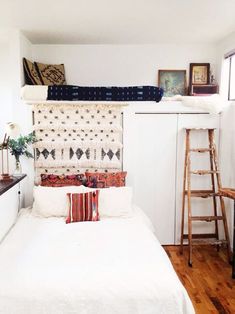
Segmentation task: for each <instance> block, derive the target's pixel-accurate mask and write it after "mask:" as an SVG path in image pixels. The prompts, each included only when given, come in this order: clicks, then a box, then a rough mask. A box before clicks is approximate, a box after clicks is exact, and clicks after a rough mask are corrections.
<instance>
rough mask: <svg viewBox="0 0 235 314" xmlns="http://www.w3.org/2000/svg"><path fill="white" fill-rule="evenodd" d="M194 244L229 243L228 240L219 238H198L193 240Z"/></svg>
mask: <svg viewBox="0 0 235 314" xmlns="http://www.w3.org/2000/svg"><path fill="white" fill-rule="evenodd" d="M192 244H193V245H225V244H227V241H226V240H217V239H211V240H208V239H200V240H199V239H198V240H192Z"/></svg>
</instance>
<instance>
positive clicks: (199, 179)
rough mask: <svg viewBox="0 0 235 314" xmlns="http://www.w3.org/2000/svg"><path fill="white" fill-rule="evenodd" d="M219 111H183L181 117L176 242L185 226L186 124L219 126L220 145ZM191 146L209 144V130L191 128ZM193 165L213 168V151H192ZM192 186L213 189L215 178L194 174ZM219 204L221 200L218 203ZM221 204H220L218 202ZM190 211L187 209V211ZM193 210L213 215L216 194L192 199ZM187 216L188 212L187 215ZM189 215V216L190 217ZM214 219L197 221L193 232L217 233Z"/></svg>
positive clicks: (179, 126)
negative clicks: (210, 154) (183, 196)
mask: <svg viewBox="0 0 235 314" xmlns="http://www.w3.org/2000/svg"><path fill="white" fill-rule="evenodd" d="M219 126H220V117H219V115H210V114H179V118H178V141H177V142H178V144H177V151H178V152H177V178H176V235H175V239H176V243H175V244H179V243H180V228H181V209H182V189H183V167H184V153H185V128H194V127H197V128H200V127H202V128H203V127H204V128H217V130H216V131H215V136H216V143H217V149H218V147H219V145H218V141H219ZM191 147H192V148H203V147H208V132H207V131H196V132H194V131H193V132H191ZM191 168H192V170H196V169H208V170H209V169H210V163H209V153H203V154H202V153H192V154H191ZM191 178H192V179H191V185H192V189H194V190H196V189H201V190H202V189H211V180H210V179H211V178H210V176H209V175H205V176H197V175H192V176H191ZM218 205H219V204H218ZM218 207H219V206H218ZM186 213H187V211H186ZM192 213H193V214H194V215H203V216H207V215H211V214H212V213H213V203H212V198H208V199H202V198H193V199H192ZM186 216H187V215H186ZM186 216H185V217H186ZM213 232H214V223H207V222H195V223H193V233H213ZM185 233H187V217H186V220H185Z"/></svg>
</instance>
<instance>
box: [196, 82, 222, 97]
mask: <svg viewBox="0 0 235 314" xmlns="http://www.w3.org/2000/svg"><path fill="white" fill-rule="evenodd" d="M218 91H219V88H218V85H212V84H210V85H209V84H208V85H192V87H191V93H190V94H191V95H192V96H207V95H213V94H217V93H218Z"/></svg>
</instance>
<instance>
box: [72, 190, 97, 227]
mask: <svg viewBox="0 0 235 314" xmlns="http://www.w3.org/2000/svg"><path fill="white" fill-rule="evenodd" d="M67 195H68V199H69V202H70V205H69V215H68V217H67V219H66V223H71V222H79V221H98V220H99V210H98V197H99V191H98V190H96V191H93V192H87V193H68V194H67Z"/></svg>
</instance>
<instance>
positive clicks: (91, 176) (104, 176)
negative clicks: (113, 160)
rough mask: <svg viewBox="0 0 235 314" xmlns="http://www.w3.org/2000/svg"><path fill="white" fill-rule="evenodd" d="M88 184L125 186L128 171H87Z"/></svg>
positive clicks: (102, 186)
mask: <svg viewBox="0 0 235 314" xmlns="http://www.w3.org/2000/svg"><path fill="white" fill-rule="evenodd" d="M85 175H86V179H87V182H86V185H87V186H88V187H91V188H108V187H111V186H116V187H120V186H125V182H126V175H127V172H126V171H124V172H112V173H111V172H86V173H85Z"/></svg>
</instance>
